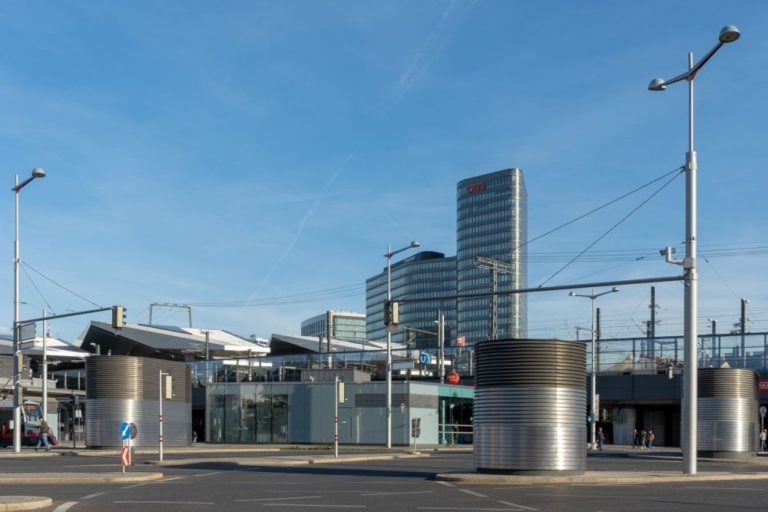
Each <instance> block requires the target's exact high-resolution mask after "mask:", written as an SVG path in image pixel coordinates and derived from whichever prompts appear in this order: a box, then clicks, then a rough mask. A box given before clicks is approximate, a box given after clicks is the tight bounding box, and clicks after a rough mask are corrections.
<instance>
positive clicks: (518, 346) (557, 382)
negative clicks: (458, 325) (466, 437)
mask: <svg viewBox="0 0 768 512" xmlns="http://www.w3.org/2000/svg"><path fill="white" fill-rule="evenodd" d="M475 358H476V388H475V410H474V447H473V454H474V464H475V468H477V471H480V472H493V473H515V474H529V475H547V474H558V475H577V474H581V473H583V472H584V471H585V470H586V466H587V454H586V439H587V427H586V416H585V415H586V410H587V394H586V378H585V376H586V348H585V345H584V344H583V343H578V342H573V341H561V340H520V339H516V340H492V341H483V342H481V343H478V344H477V345H475Z"/></svg>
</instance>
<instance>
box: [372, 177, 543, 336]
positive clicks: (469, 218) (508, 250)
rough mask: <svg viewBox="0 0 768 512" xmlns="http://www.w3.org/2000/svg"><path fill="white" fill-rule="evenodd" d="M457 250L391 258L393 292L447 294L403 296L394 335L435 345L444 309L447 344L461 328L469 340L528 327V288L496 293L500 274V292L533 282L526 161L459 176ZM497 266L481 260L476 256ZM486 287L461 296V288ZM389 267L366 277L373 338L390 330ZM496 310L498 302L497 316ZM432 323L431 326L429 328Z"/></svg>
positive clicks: (518, 333) (516, 333)
mask: <svg viewBox="0 0 768 512" xmlns="http://www.w3.org/2000/svg"><path fill="white" fill-rule="evenodd" d="M456 195H457V198H456V199H457V201H456V204H457V208H456V213H457V219H456V222H457V223H456V250H457V255H456V256H452V257H448V258H446V257H445V256H444V255H443V254H441V253H436V252H431V251H423V252H420V253H418V254H416V255H414V256H411V257H410V258H406V259H404V260H402V261H400V262H397V263H395V264H393V265H392V298H393V299H394V300H397V299H398V298H400V299H425V298H436V299H439V297H446V299H445V300H428V301H418V302H405V303H402V304H400V327H399V328H398V330H397V331H396V332H395V333H394V334H393V337H392V339H393V341H397V342H400V343H406V342H408V341H411V342H412V344H413V345H415V346H416V347H419V348H422V347H435V346H436V344H435V341H434V340H436V337H435V336H434V335H433V334H430V333H434V332H435V331H436V324H435V322H434V321H435V319H436V318H437V311H438V309H439V310H441V311H442V312H443V313H444V314H445V316H446V345H452V344H453V340H455V338H456V337H457V336H463V337H464V338H465V341H466V343H475V342H477V341H480V340H485V339H489V338H490V337H492V335H493V334H495V336H496V338H499V339H502V338H513V337H524V336H526V334H527V332H526V331H527V300H526V297H525V295H523V294H499V295H497V298H496V300H495V305H494V304H493V302H494V301H493V299H492V298H491V296H490V295H489V292H490V291H491V286H492V283H493V282H494V278H495V288H496V290H497V291H499V292H503V291H506V290H514V289H520V288H526V287H527V250H526V247H525V244H526V241H527V231H528V230H527V202H528V198H527V193H526V190H525V182H524V181H523V173H522V171H521V170H520V169H505V170H503V171H498V172H493V173H489V174H483V175H480V176H475V177H472V178H467V179H465V180H462V181H460V182H459V183H458V185H457V189H456ZM478 257H481V258H483V259H484V260H485V261H486V262H495V264H496V267H497V268H498V270H496V271H494V272H493V273H492V272H491V271H490V270H488V269H487V268H478V267H477V258H478ZM465 294H484V295H483V296H479V297H473V298H465V299H456V298H455V297H456V296H457V295H459V296H461V295H465ZM386 298H387V271H386V268H385V269H384V270H383V272H381V273H379V274H377V275H375V276H373V277H371V278H369V279H368V280H367V281H366V332H367V335H368V339H369V340H383V339H386V337H387V331H386V328H385V327H384V301H385V300H386ZM492 310H495V312H496V314H495V315H494V320H495V321H493V322H492V321H491V320H492V314H491V312H492ZM424 331H427V332H424Z"/></svg>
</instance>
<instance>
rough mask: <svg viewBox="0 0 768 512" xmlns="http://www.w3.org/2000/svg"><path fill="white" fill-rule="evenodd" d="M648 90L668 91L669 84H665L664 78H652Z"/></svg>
mask: <svg viewBox="0 0 768 512" xmlns="http://www.w3.org/2000/svg"><path fill="white" fill-rule="evenodd" d="M648 90H649V91H666V90H667V86H666V85H664V80H662V79H661V78H654V79H653V80H651V83H650V84H648Z"/></svg>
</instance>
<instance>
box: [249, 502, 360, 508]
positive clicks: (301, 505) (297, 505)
mask: <svg viewBox="0 0 768 512" xmlns="http://www.w3.org/2000/svg"><path fill="white" fill-rule="evenodd" d="M264 506H265V507H321V508H366V506H365V505H312V504H309V503H265V504H264Z"/></svg>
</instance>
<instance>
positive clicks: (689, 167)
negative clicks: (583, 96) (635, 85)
mask: <svg viewBox="0 0 768 512" xmlns="http://www.w3.org/2000/svg"><path fill="white" fill-rule="evenodd" d="M740 35H741V32H739V29H738V28H736V27H735V26H733V25H727V26H726V27H724V28H723V29H722V30H721V31H720V36H719V38H718V39H719V41H718V43H717V44H716V45H715V46H714V48H712V49H711V50H709V52H708V53H707V54H706V55H704V57H702V59H701V60H700V61H699V62H697V63H696V64H694V63H693V53H692V52H690V53H688V71H686V72H685V73H682V74H680V75H678V76H676V77H674V78H671V79H669V80H662V79H661V78H654V79H653V80H651V83H650V84H649V85H648V89H649V90H651V91H663V90H665V89H666V88H667V86H668V85H671V84H673V83H675V82H680V81H682V80H685V81H687V82H688V152H687V153H686V154H685V171H686V172H685V174H686V178H685V203H686V204H685V259H683V260H674V259H672V258H671V252H670V250H669V248H668V249H667V261H669V262H670V263H675V264H679V265H682V266H683V269H684V292H683V293H684V298H683V318H684V320H683V338H684V348H683V353H684V358H685V362H684V367H683V372H684V374H685V380H684V387H683V439H684V443H683V446H684V448H683V473H686V474H696V450H697V438H696V428H697V421H696V414H697V405H698V404H697V393H698V389H697V388H698V383H697V377H698V375H697V374H698V371H697V366H696V361H697V359H698V356H697V347H696V337H697V332H696V328H697V326H696V322H697V320H698V311H697V308H698V304H697V302H698V276H697V273H696V243H697V240H696V237H697V234H696V222H697V218H696V167H697V166H696V151H695V150H694V146H693V80H694V79H695V78H696V74H697V73H698V72H699V70H700V69H701V68H702V66H704V64H706V63H707V61H709V59H711V58H712V56H713V55H714V54H715V53H716V52H717V51H718V50H719V49H720V47H721V46H723V45H724V44H726V43H732V42H734V41H736V40H737V39H738V38H739V36H740Z"/></svg>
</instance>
